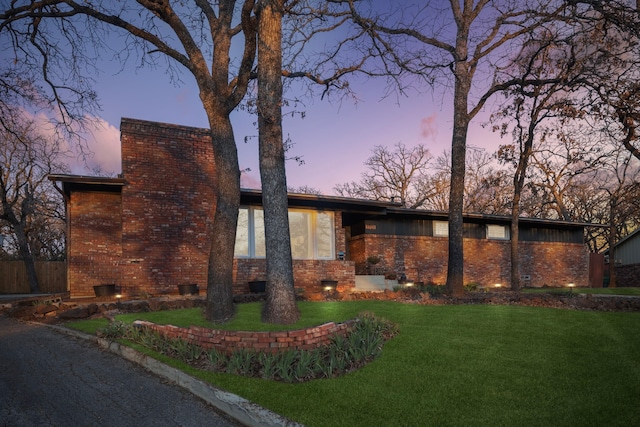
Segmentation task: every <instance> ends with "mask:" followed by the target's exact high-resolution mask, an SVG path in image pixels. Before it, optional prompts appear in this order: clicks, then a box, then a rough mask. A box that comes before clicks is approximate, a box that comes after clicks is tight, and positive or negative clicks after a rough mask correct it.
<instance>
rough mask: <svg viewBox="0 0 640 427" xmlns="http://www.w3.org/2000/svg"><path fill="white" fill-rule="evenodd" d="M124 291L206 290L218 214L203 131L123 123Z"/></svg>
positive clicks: (210, 158)
mask: <svg viewBox="0 0 640 427" xmlns="http://www.w3.org/2000/svg"><path fill="white" fill-rule="evenodd" d="M120 130H121V132H122V136H121V139H122V172H123V176H124V178H125V180H126V185H125V186H124V187H123V189H122V200H123V209H122V246H123V249H122V253H123V257H122V283H123V286H124V287H125V288H126V291H127V292H129V293H137V292H139V291H140V290H144V291H145V292H149V293H153V294H158V293H170V292H176V291H177V285H179V284H184V283H195V284H197V285H199V286H200V288H201V289H204V288H206V283H207V268H206V266H207V262H208V252H209V241H208V237H207V236H208V234H209V227H210V220H211V219H212V218H213V213H214V211H215V196H214V193H213V191H212V183H213V180H214V179H215V178H214V177H215V168H214V161H213V149H212V146H211V136H210V133H209V132H208V131H207V130H206V129H199V128H191V127H186V126H177V125H169V124H164V123H150V122H145V121H139V120H132V119H123V120H122V123H121V126H120Z"/></svg>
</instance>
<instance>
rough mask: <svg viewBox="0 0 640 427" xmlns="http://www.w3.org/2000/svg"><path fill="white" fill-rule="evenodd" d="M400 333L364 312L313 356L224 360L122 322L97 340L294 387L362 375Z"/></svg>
mask: <svg viewBox="0 0 640 427" xmlns="http://www.w3.org/2000/svg"><path fill="white" fill-rule="evenodd" d="M397 333H398V329H397V327H396V325H395V324H393V323H392V322H390V321H388V320H385V319H381V318H378V317H376V316H375V315H374V314H373V313H370V312H363V313H360V314H359V315H358V316H357V317H356V321H355V322H354V323H353V328H352V329H351V331H350V332H349V333H348V334H347V335H346V336H342V335H335V336H333V337H332V338H331V342H330V343H329V344H328V345H325V346H322V347H318V348H316V349H314V350H296V349H291V350H287V351H281V352H277V353H264V352H258V351H255V350H250V349H239V350H236V351H234V352H232V353H231V354H225V353H223V352H220V351H217V350H215V349H211V350H205V349H203V348H202V347H199V346H197V345H195V344H192V343H189V342H187V341H185V340H183V339H170V338H166V337H164V336H162V334H160V333H158V332H157V331H153V330H151V329H150V328H146V327H136V326H133V325H128V324H126V323H123V322H119V321H115V322H111V323H110V324H109V325H108V326H107V327H105V328H104V329H101V330H100V331H99V333H98V335H99V336H101V337H104V338H107V339H124V340H127V341H130V342H133V343H136V344H139V345H141V346H143V347H145V348H148V349H150V350H152V351H155V352H157V353H160V354H163V355H165V356H168V357H170V358H172V359H176V360H180V361H182V362H184V363H187V364H189V365H192V366H195V367H197V368H200V369H204V370H208V371H213V372H224V373H228V374H234V375H242V376H247V377H258V378H264V379H269V380H275V381H282V382H287V383H293V382H304V381H310V380H313V379H318V378H334V377H336V376H340V375H344V374H347V373H349V372H351V371H353V370H355V369H358V368H360V367H362V366H364V365H365V364H367V363H369V362H371V361H372V360H374V359H375V358H376V357H378V356H379V355H380V353H381V352H382V347H383V345H384V343H385V342H386V341H387V340H389V339H391V338H393V337H394V336H395V335H396V334H397Z"/></svg>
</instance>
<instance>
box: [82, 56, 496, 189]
mask: <svg viewBox="0 0 640 427" xmlns="http://www.w3.org/2000/svg"><path fill="white" fill-rule="evenodd" d="M132 68H133V66H130V67H128V68H126V69H125V70H124V71H123V72H120V73H117V74H115V73H116V71H117V67H114V69H115V70H116V71H113V72H109V70H104V72H103V74H102V75H101V76H100V79H99V80H100V81H99V84H98V85H97V87H96V90H97V92H98V95H99V97H100V100H101V104H102V112H101V114H100V118H101V119H102V120H103V121H104V126H103V130H101V131H98V132H95V133H94V136H93V137H91V138H90V141H89V143H90V146H91V148H92V150H93V151H94V152H95V157H94V161H95V162H96V163H98V164H100V165H101V166H102V168H103V170H104V171H106V172H115V173H117V172H120V162H119V159H120V152H119V126H120V119H121V118H122V117H129V118H135V119H142V120H151V121H158V122H166V123H173V124H178V125H186V126H196V127H207V120H206V116H205V113H204V111H203V108H202V105H201V103H200V99H199V97H198V92H197V88H196V87H195V84H194V83H192V81H191V79H192V78H191V76H190V75H189V74H186V73H184V74H183V76H182V77H183V80H185V82H184V84H183V85H182V86H180V87H175V86H173V85H172V84H171V83H170V81H169V78H168V76H167V75H166V74H165V73H164V71H163V70H151V69H141V70H140V69H139V70H132ZM355 83H356V84H355V85H354V86H355V90H356V95H357V97H358V101H357V102H355V103H354V102H353V101H352V100H350V99H349V100H343V101H342V102H333V103H332V102H329V101H327V100H320V98H319V97H318V98H316V99H303V101H304V102H305V104H306V106H305V107H300V109H302V110H304V111H305V118H301V117H300V116H299V115H296V116H295V117H291V115H287V116H286V118H285V121H284V124H283V126H284V133H285V135H287V134H288V135H289V136H290V137H291V139H292V141H293V142H294V144H295V145H294V146H293V148H292V150H291V152H290V154H291V156H302V158H303V160H304V164H303V165H300V166H299V165H298V164H297V163H296V162H294V161H289V162H287V184H288V185H289V186H290V187H299V186H303V185H307V186H310V187H314V188H317V189H319V190H320V191H321V192H322V193H323V194H334V191H333V188H334V187H335V186H336V185H337V184H343V183H346V182H350V181H354V180H356V181H357V180H359V178H360V174H361V173H362V172H363V171H364V170H365V169H364V166H363V163H364V161H365V160H366V159H367V158H368V157H369V156H370V154H371V149H372V148H373V147H374V146H375V145H385V146H389V147H392V146H393V145H394V144H396V143H398V142H402V143H403V144H405V145H406V146H408V147H411V146H415V145H417V144H421V143H422V144H425V145H426V146H427V147H428V148H429V150H430V151H431V153H432V155H434V157H435V156H438V155H440V154H441V153H442V152H443V151H444V150H448V149H449V148H450V145H451V128H452V126H451V121H452V113H451V107H450V104H451V103H450V97H451V96H450V94H449V93H448V92H447V93H445V94H444V95H439V96H435V95H432V94H431V93H424V94H417V93H413V94H411V96H409V97H397V96H396V95H395V94H393V95H391V96H389V97H387V98H384V99H383V95H384V87H385V82H384V81H382V80H381V81H379V82H377V81H374V80H368V81H367V82H365V83H359V82H358V80H355ZM285 111H286V110H285ZM485 117H486V115H485V116H483V117H481V118H479V119H478V120H476V122H475V123H474V124H472V127H471V129H470V132H469V141H468V144H469V145H470V146H476V147H481V148H485V149H487V150H488V151H490V152H492V151H494V150H495V149H496V148H497V145H498V144H499V142H500V138H499V135H497V134H494V133H492V132H491V131H490V130H487V129H483V128H482V127H481V126H480V124H481V123H482V122H483V121H485V120H486V118H485ZM232 119H233V124H234V128H235V133H236V139H237V144H238V153H239V157H240V167H241V168H242V169H245V168H250V169H251V171H250V172H247V173H246V174H243V179H242V183H243V186H244V187H250V188H258V187H259V169H258V155H257V152H258V142H257V137H256V138H252V139H250V140H249V142H248V143H245V142H244V139H245V136H253V135H256V136H257V129H256V128H255V126H254V124H253V123H254V122H255V117H253V116H250V115H248V114H246V113H242V112H237V113H234V114H233V116H232ZM74 173H85V172H82V171H79V170H78V169H77V168H76V169H74Z"/></svg>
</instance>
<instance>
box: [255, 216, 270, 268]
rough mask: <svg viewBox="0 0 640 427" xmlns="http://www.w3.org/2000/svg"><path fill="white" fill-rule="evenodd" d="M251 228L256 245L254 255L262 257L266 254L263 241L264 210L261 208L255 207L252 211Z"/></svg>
mask: <svg viewBox="0 0 640 427" xmlns="http://www.w3.org/2000/svg"><path fill="white" fill-rule="evenodd" d="M253 229H254V236H255V245H256V247H255V255H254V256H256V257H264V256H266V255H267V251H266V249H265V243H264V241H265V237H264V212H263V210H262V209H255V210H254V211H253Z"/></svg>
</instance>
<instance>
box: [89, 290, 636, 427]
mask: <svg viewBox="0 0 640 427" xmlns="http://www.w3.org/2000/svg"><path fill="white" fill-rule="evenodd" d="M299 306H300V309H301V311H302V319H301V321H300V322H299V323H298V324H297V325H295V326H294V328H299V327H303V326H308V325H313V324H320V323H322V322H323V321H328V320H334V321H342V320H346V319H349V318H353V317H355V316H356V315H357V314H358V313H360V312H362V311H372V312H374V313H375V314H376V315H378V316H380V317H383V318H387V319H389V320H392V321H393V322H395V323H396V324H397V325H398V326H399V329H400V333H399V335H398V336H396V337H395V338H393V339H392V340H391V341H389V342H387V344H386V345H385V347H384V350H383V352H382V356H381V357H379V358H378V359H376V360H375V361H374V362H373V363H371V364H369V365H367V366H365V367H364V368H362V369H360V370H359V371H356V372H353V373H350V374H348V375H346V376H343V377H339V378H334V379H323V380H315V381H311V382H307V383H298V384H284V383H280V382H275V381H269V380H262V379H256V378H243V377H239V376H235V375H230V374H220V373H211V372H203V371H198V370H195V369H193V368H191V367H189V366H187V365H184V364H182V363H179V362H170V361H169V363H174V364H175V366H179V367H181V369H184V370H185V371H188V372H189V373H191V374H192V375H194V376H197V377H199V378H201V379H205V380H206V381H209V382H211V383H212V384H214V385H216V386H218V387H220V388H223V389H226V390H229V391H231V392H233V393H236V394H238V395H240V396H243V397H245V398H247V399H249V400H251V401H254V402H256V403H258V404H260V405H262V406H264V407H266V408H269V409H271V410H273V411H275V412H277V413H279V414H281V415H284V416H286V417H288V418H290V419H292V420H295V421H297V422H300V423H302V424H304V425H306V426H370V425H394V426H396V425H405V426H422V425H438V426H442V425H452V426H462V425H465V426H466V425H474V426H478V425H491V426H494V425H518V426H527V425H554V426H560V425H566V426H569V425H571V426H573V425H608V426H614V425H620V426H628V425H640V407H639V406H638V396H640V363H639V362H638V360H639V359H638V357H639V355H640V334H639V333H638V331H640V313H638V312H631V313H628V312H625V313H621V312H599V311H576V310H565V309H553V308H539V307H521V306H499V305H443V306H429V305H426V306H425V305H417V304H403V303H398V302H390V301H351V302H321V303H320V302H319V303H313V302H301V303H300V304H299ZM200 317H201V316H200V314H199V311H198V309H191V310H179V311H174V312H163V313H134V314H127V315H122V316H119V319H122V320H125V321H133V320H134V319H147V320H151V321H154V322H158V323H164V322H165V321H166V323H171V324H174V325H183V326H188V324H190V323H193V321H194V319H199V318H200ZM181 319H182V320H181ZM259 319H260V305H259V304H257V303H251V304H243V305H240V306H239V314H238V316H237V318H236V319H235V320H234V321H233V322H231V323H230V324H228V325H225V328H230V329H239V330H258V329H262V330H264V329H272V328H273V327H272V326H265V325H262V324H261V323H260V320H259ZM181 322H184V323H183V324H181ZM205 323H206V322H205ZM85 326H88V325H86V324H85Z"/></svg>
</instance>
